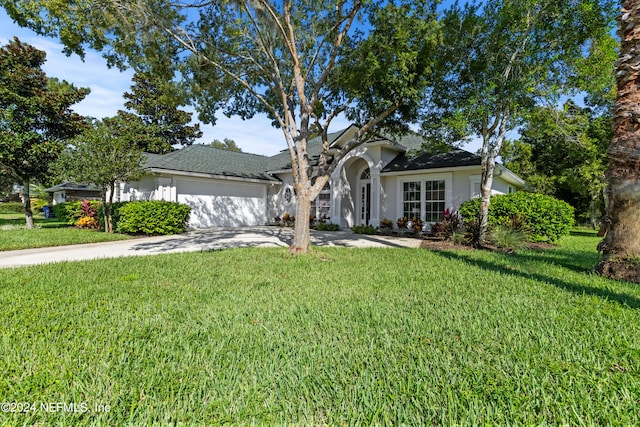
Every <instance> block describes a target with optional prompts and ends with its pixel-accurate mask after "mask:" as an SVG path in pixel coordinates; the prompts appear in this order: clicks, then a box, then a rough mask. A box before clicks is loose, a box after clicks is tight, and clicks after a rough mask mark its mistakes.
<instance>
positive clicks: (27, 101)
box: [0, 38, 89, 228]
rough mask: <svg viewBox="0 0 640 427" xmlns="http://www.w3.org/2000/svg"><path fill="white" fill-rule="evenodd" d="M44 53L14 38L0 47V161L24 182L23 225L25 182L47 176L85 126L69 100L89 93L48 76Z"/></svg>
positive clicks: (26, 196) (29, 214) (29, 221)
mask: <svg viewBox="0 0 640 427" xmlns="http://www.w3.org/2000/svg"><path fill="white" fill-rule="evenodd" d="M45 56H46V55H45V52H44V51H41V50H38V49H36V48H35V47H33V46H31V45H29V44H26V43H22V42H21V41H20V40H18V38H14V39H13V40H12V41H11V42H9V44H8V45H6V46H4V47H2V48H1V49H0V167H1V168H2V170H3V171H5V172H7V173H8V174H9V175H11V176H12V177H13V178H14V179H15V180H16V181H17V182H18V183H19V184H20V185H21V186H22V187H23V199H24V210H25V216H26V223H27V228H33V212H32V210H31V202H30V194H29V184H30V183H31V182H32V181H37V180H41V181H44V180H45V179H46V175H47V173H48V172H49V166H50V165H51V163H53V162H54V161H55V160H56V159H57V157H58V155H59V154H60V152H61V151H62V149H63V148H64V144H65V140H66V139H68V138H71V137H73V136H74V135H76V134H78V133H79V132H81V131H82V129H83V128H84V127H85V122H84V119H83V117H82V116H80V115H78V114H76V113H74V112H73V111H71V106H72V105H73V104H75V103H77V102H79V101H81V100H82V99H83V98H84V97H85V96H86V95H87V94H88V93H89V90H88V89H80V88H76V87H74V86H73V85H72V84H69V83H67V82H65V81H62V82H61V81H58V80H56V79H53V78H47V76H46V75H45V73H44V72H43V71H42V68H41V67H42V64H44V62H45Z"/></svg>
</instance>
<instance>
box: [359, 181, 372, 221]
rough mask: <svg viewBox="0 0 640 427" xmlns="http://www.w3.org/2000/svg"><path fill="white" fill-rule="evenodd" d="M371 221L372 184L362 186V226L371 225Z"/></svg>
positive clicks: (367, 183) (362, 184)
mask: <svg viewBox="0 0 640 427" xmlns="http://www.w3.org/2000/svg"><path fill="white" fill-rule="evenodd" d="M370 219H371V183H370V182H363V183H361V184H360V225H369V220H370Z"/></svg>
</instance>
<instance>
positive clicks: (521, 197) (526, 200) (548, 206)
mask: <svg viewBox="0 0 640 427" xmlns="http://www.w3.org/2000/svg"><path fill="white" fill-rule="evenodd" d="M479 211H480V199H472V200H468V201H466V202H464V203H463V204H462V205H461V206H460V209H459V210H458V212H459V213H460V215H462V217H463V218H464V221H465V222H468V221H471V220H475V219H476V218H477V217H478V212H479ZM515 218H517V221H518V222H521V223H522V227H524V228H526V230H527V232H528V233H529V239H530V240H531V241H533V242H551V243H553V242H556V241H557V240H558V239H559V238H560V237H562V236H566V235H568V234H569V231H570V230H571V227H572V226H573V223H574V219H573V218H574V209H573V207H572V206H570V205H569V204H568V203H566V202H564V201H562V200H558V199H555V198H553V197H551V196H545V195H544V194H536V193H525V192H517V193H512V194H504V195H498V196H492V197H491V205H490V207H489V225H491V226H498V225H504V226H510V225H512V224H513V221H514V219H515Z"/></svg>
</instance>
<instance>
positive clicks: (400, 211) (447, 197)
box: [396, 172, 453, 224]
mask: <svg viewBox="0 0 640 427" xmlns="http://www.w3.org/2000/svg"><path fill="white" fill-rule="evenodd" d="M427 181H444V209H443V210H446V209H451V208H452V201H453V173H451V172H449V173H433V174H421V175H402V176H400V177H399V179H398V184H397V188H396V191H397V194H398V200H397V205H396V214H397V217H398V218H401V217H402V216H403V215H404V184H405V182H420V219H421V220H422V221H425V222H426V220H425V219H426V182H427ZM429 223H430V224H433V223H432V222H429Z"/></svg>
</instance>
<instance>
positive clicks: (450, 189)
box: [380, 166, 516, 222]
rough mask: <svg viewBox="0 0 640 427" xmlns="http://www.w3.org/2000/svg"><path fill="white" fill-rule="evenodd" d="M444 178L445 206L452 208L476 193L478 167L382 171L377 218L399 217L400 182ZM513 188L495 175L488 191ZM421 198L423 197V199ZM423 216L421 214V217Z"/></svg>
mask: <svg viewBox="0 0 640 427" xmlns="http://www.w3.org/2000/svg"><path fill="white" fill-rule="evenodd" d="M442 179H444V180H445V208H447V209H450V210H452V211H456V210H458V208H459V207H460V205H461V204H462V203H463V202H465V201H467V200H470V199H472V198H474V197H478V196H479V195H480V190H479V188H480V187H479V183H480V167H479V166H478V167H477V168H475V167H474V168H459V169H455V168H452V169H449V170H444V171H441V172H438V171H436V170H434V171H433V172H426V171H425V172H420V171H418V173H409V174H399V175H384V176H383V177H382V186H383V188H382V193H383V195H384V197H383V199H382V200H383V203H381V211H380V216H381V218H388V219H390V220H392V221H394V222H395V221H396V219H398V218H400V217H402V214H403V206H402V202H403V194H402V192H403V182H407V181H421V182H423V181H431V180H442ZM514 191H516V188H515V186H514V185H513V184H510V183H508V182H506V181H505V180H504V179H502V178H500V177H499V176H497V177H495V178H494V180H493V186H492V190H491V192H492V194H507V193H510V192H514ZM423 200H424V199H423ZM423 219H424V218H423Z"/></svg>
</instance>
